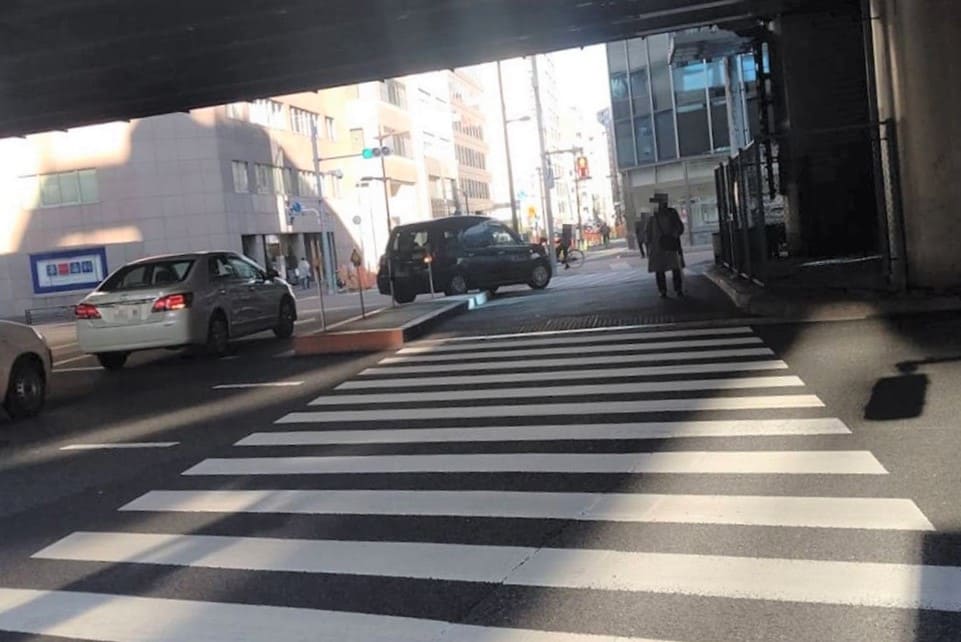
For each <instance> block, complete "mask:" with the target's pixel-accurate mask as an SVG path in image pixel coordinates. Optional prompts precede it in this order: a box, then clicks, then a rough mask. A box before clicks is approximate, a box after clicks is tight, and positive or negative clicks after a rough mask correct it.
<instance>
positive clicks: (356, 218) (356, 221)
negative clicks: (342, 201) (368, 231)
mask: <svg viewBox="0 0 961 642" xmlns="http://www.w3.org/2000/svg"><path fill="white" fill-rule="evenodd" d="M362 221H363V219H362V218H360V217H359V216H355V217H354V225H360V224H361V222H362Z"/></svg>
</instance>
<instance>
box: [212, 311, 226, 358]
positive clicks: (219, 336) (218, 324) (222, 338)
mask: <svg viewBox="0 0 961 642" xmlns="http://www.w3.org/2000/svg"><path fill="white" fill-rule="evenodd" d="M229 347H230V330H229V329H228V327H227V319H226V318H225V317H224V315H223V314H221V313H217V314H215V315H214V316H213V317H212V318H211V319H210V324H209V325H208V326H207V352H209V353H210V354H212V355H216V356H218V357H222V356H224V355H225V354H227V350H228V349H229Z"/></svg>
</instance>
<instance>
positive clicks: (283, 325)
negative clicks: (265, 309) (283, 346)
mask: <svg viewBox="0 0 961 642" xmlns="http://www.w3.org/2000/svg"><path fill="white" fill-rule="evenodd" d="M293 333H294V306H293V304H291V302H290V301H289V300H287V299H284V301H283V302H282V303H281V304H280V313H279V315H278V318H277V325H276V327H274V335H275V336H276V337H277V338H278V339H287V338H289V337H290V336H291V335H292V334H293Z"/></svg>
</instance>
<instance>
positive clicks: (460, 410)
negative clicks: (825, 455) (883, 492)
mask: <svg viewBox="0 0 961 642" xmlns="http://www.w3.org/2000/svg"><path fill="white" fill-rule="evenodd" d="M823 407H824V403H823V402H822V401H821V400H820V399H819V398H818V397H817V396H816V395H759V396H754V397H693V398H690V399H644V400H640V401H589V402H580V403H553V404H550V403H539V404H523V405H512V406H467V407H465V406H445V407H440V408H384V409H375V410H367V409H360V410H323V411H316V412H292V413H290V414H288V415H285V416H284V417H281V418H280V419H278V420H277V421H276V422H275V423H278V424H290V423H332V422H341V421H403V420H425V419H464V418H467V419H480V418H482V417H540V416H548V417H553V416H558V415H561V416H571V417H576V416H581V415H611V414H633V413H639V412H702V411H705V410H764V409H769V408H823Z"/></svg>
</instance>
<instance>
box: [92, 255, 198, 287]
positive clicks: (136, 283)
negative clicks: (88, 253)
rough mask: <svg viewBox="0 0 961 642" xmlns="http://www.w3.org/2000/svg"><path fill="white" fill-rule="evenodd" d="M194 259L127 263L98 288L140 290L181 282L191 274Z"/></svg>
mask: <svg viewBox="0 0 961 642" xmlns="http://www.w3.org/2000/svg"><path fill="white" fill-rule="evenodd" d="M193 265H194V260H193V259H174V260H169V261H152V262H150V263H135V264H133V265H126V266H124V267H122V268H120V269H119V270H117V271H116V272H114V273H113V274H111V275H110V276H109V277H108V278H107V280H106V281H104V282H103V284H101V286H100V287H99V288H98V289H99V290H100V291H101V292H117V291H119V290H139V289H143V288H154V287H164V286H167V285H171V284H173V283H180V282H182V281H183V280H184V279H186V278H187V275H188V274H190V269H191V268H192V267H193Z"/></svg>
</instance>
